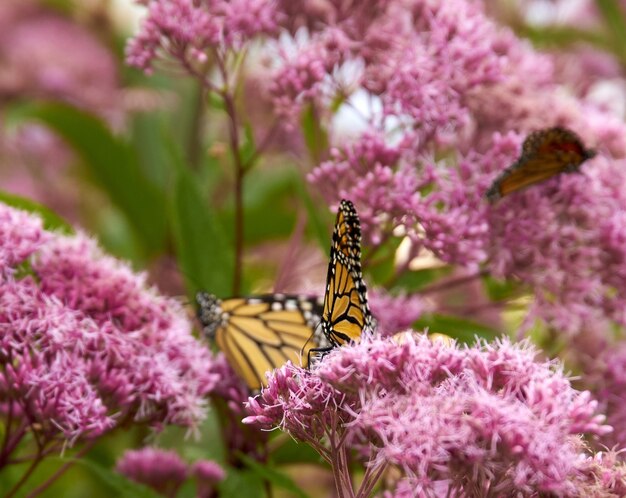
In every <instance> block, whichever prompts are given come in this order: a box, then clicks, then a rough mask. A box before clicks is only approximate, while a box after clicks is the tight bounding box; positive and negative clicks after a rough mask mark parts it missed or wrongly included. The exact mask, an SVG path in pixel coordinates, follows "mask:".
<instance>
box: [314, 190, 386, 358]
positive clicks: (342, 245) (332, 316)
mask: <svg viewBox="0 0 626 498" xmlns="http://www.w3.org/2000/svg"><path fill="white" fill-rule="evenodd" d="M373 326H374V323H373V318H372V315H371V313H370V310H369V306H368V304H367V289H366V287H365V283H364V282H363V276H362V274H361V224H360V222H359V216H358V214H357V212H356V209H355V208H354V205H353V204H352V202H350V201H347V200H345V199H344V200H342V201H341V202H340V203H339V210H338V212H337V219H336V221H335V229H334V230H333V238H332V244H331V247H330V261H329V263H328V273H327V277H326V292H325V295H324V312H323V315H322V322H321V328H322V332H323V333H324V336H325V337H326V338H327V339H328V342H329V343H330V344H331V346H332V347H335V346H341V345H342V344H345V343H347V342H351V341H358V340H359V339H360V338H361V334H362V333H363V331H364V330H370V331H371V330H372V328H373ZM317 351H323V348H318V349H317Z"/></svg>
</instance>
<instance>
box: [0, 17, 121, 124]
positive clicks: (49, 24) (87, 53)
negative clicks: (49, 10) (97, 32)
mask: <svg viewBox="0 0 626 498" xmlns="http://www.w3.org/2000/svg"><path fill="white" fill-rule="evenodd" d="M15 9H18V6H16V7H15ZM27 12H28V11H27ZM69 53H71V54H72V56H71V57H68V56H67V54H69ZM0 57H1V58H2V60H3V74H2V78H1V79H0V93H3V94H5V95H6V94H8V95H21V96H25V95H30V96H34V97H43V98H52V99H58V100H62V101H65V102H69V103H71V104H75V105H77V106H80V107H84V108H87V109H90V110H92V111H95V112H98V113H100V114H102V115H104V116H106V117H109V118H112V117H119V116H115V114H116V113H117V114H118V115H119V110H120V106H119V103H118V102H119V100H120V99H119V97H120V95H119V77H118V72H117V67H116V61H115V58H114V57H113V55H112V54H111V52H110V51H109V50H108V49H107V48H106V47H105V46H103V45H102V44H101V43H100V42H99V41H98V40H97V39H96V38H94V37H93V36H92V35H91V34H90V33H89V32H88V31H86V30H85V29H83V28H82V27H80V26H79V25H77V24H75V23H72V22H70V21H69V20H67V19H64V18H63V17H59V16H54V15H51V14H46V13H37V12H36V11H35V12H33V13H29V14H28V13H26V14H23V15H21V16H20V17H18V20H17V21H14V22H12V23H10V24H9V25H8V26H7V27H6V29H3V30H2V36H0Z"/></svg>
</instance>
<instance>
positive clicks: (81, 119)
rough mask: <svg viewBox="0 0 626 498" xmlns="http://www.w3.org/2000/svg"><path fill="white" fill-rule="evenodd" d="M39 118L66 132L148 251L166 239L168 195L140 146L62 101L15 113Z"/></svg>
mask: <svg viewBox="0 0 626 498" xmlns="http://www.w3.org/2000/svg"><path fill="white" fill-rule="evenodd" d="M16 116H17V117H18V118H20V119H36V120H38V121H41V122H42V123H44V124H45V125H47V126H49V127H50V128H52V129H53V130H54V131H55V132H57V133H58V134H59V135H61V136H62V137H63V138H64V139H65V140H66V142H67V143H68V144H69V145H70V146H71V147H72V148H73V149H74V150H75V151H76V152H77V154H78V155H79V156H80V157H81V159H82V160H83V162H84V163H85V164H86V166H87V167H88V168H89V170H90V173H91V174H92V176H93V178H94V179H95V181H96V182H97V183H98V184H99V185H100V186H101V187H102V188H103V189H104V190H105V191H106V192H107V193H108V195H109V197H110V198H111V200H112V201H113V202H114V203H115V204H116V205H117V206H118V207H119V208H120V209H121V210H122V212H123V213H124V214H125V215H126V216H127V218H128V220H129V221H130V223H131V225H132V226H133V228H134V229H135V231H136V233H137V234H138V235H139V238H140V239H141V241H142V243H143V246H144V250H145V252H146V254H155V253H157V252H159V251H160V250H161V249H162V248H163V245H164V243H165V233H166V218H165V196H164V194H163V192H161V191H159V190H158V189H157V188H156V187H155V185H154V183H152V182H151V181H150V180H149V179H148V178H147V177H146V176H145V175H144V173H143V171H142V170H141V167H140V165H139V161H138V159H137V156H136V154H135V151H134V150H133V149H132V148H131V147H130V146H129V145H128V143H126V142H125V141H123V140H122V139H120V138H118V137H116V136H114V135H113V134H112V133H111V131H110V130H109V129H108V127H107V126H106V125H105V124H104V123H103V122H102V121H101V120H100V119H99V118H97V117H96V116H94V115H91V114H89V113H87V112H86V111H82V110H78V109H75V108H73V107H71V106H68V105H65V104H59V103H40V104H34V105H31V106H27V107H24V108H21V109H20V110H19V114H17V115H14V117H16Z"/></svg>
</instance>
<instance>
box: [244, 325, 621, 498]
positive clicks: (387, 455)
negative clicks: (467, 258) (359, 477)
mask: <svg viewBox="0 0 626 498" xmlns="http://www.w3.org/2000/svg"><path fill="white" fill-rule="evenodd" d="M248 409H249V411H250V413H251V416H250V417H248V418H247V419H246V421H247V422H248V423H257V424H259V425H260V426H261V427H263V428H267V429H269V428H272V427H275V426H278V427H280V428H282V429H283V430H286V431H288V432H289V433H290V434H292V435H293V436H294V437H295V438H296V439H300V440H303V441H307V442H309V443H310V444H312V445H313V446H314V447H315V448H316V449H317V450H318V452H320V454H321V455H322V456H324V457H325V458H326V459H328V460H329V461H331V462H332V463H333V464H334V465H335V470H336V471H337V472H341V471H342V468H341V464H340V462H341V458H339V457H340V453H341V451H345V448H344V447H343V446H342V445H350V446H351V447H357V448H359V449H360V453H361V455H362V456H363V459H364V461H366V462H367V464H366V468H367V469H368V470H367V472H368V477H369V479H370V480H369V481H368V480H367V479H366V483H367V485H373V484H372V482H371V481H372V480H375V479H374V478H375V476H377V475H378V474H377V472H380V471H381V470H382V469H384V468H385V466H389V465H391V466H394V467H397V468H398V469H400V470H401V471H402V473H403V475H404V476H405V479H408V480H409V481H410V482H411V483H412V485H414V486H416V488H414V489H421V490H423V492H424V493H426V494H428V493H429V492H430V493H433V492H435V490H436V489H438V488H440V487H441V485H442V483H443V484H444V485H445V489H447V490H448V491H449V492H451V493H453V496H455V494H454V493H465V494H469V495H472V494H473V492H474V491H475V490H485V489H491V490H496V491H497V492H498V493H500V494H504V495H506V494H511V493H517V492H521V493H537V492H554V493H557V494H567V493H570V492H573V490H575V486H576V484H575V482H574V481H575V478H576V477H577V475H578V472H579V465H580V462H581V461H583V460H584V457H585V449H584V446H583V445H582V443H581V439H580V435H581V433H588V434H591V435H602V434H606V433H607V432H609V431H610V430H611V429H610V427H608V426H605V425H602V422H603V416H601V415H597V414H596V409H597V403H596V402H595V401H594V400H592V399H591V398H590V396H589V393H587V392H579V391H576V390H574V389H573V388H572V387H571V385H570V382H569V380H568V379H567V378H566V377H565V375H564V374H563V372H562V369H561V368H560V366H559V365H557V364H555V363H551V362H541V361H538V360H537V359H536V352H535V350H533V349H532V348H531V347H529V346H528V345H513V344H511V343H509V342H508V341H506V340H504V341H501V342H498V343H496V344H492V345H489V344H483V345H482V346H476V347H472V348H460V347H458V346H456V345H447V344H443V343H439V342H431V341H430V340H428V338H426V337H425V336H407V337H406V340H405V341H403V342H402V344H398V343H397V342H395V341H393V340H390V339H387V340H380V339H374V340H372V341H362V342H361V343H360V344H358V345H351V346H344V347H341V348H337V349H336V350H334V351H333V352H332V353H330V354H329V355H328V356H327V357H326V358H324V359H323V360H322V361H321V362H320V364H319V366H318V368H316V369H315V370H312V371H307V370H303V369H300V368H296V367H294V366H293V365H290V364H288V365H287V366H285V367H283V368H281V369H279V370H278V371H276V373H275V374H274V377H272V378H271V379H270V382H269V385H268V387H267V388H266V389H264V390H263V392H262V393H261V395H260V396H259V397H258V398H251V399H250V400H249V402H248ZM325 440H326V441H327V442H328V444H329V446H326V445H325V443H324V441H325ZM338 485H341V484H338ZM364 485H365V484H364Z"/></svg>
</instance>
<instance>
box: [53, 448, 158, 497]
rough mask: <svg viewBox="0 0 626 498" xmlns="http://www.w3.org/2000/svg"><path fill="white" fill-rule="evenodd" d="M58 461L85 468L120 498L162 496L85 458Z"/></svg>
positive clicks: (60, 459)
mask: <svg viewBox="0 0 626 498" xmlns="http://www.w3.org/2000/svg"><path fill="white" fill-rule="evenodd" d="M50 459H51V460H53V459H57V458H56V457H51V458H50ZM58 460H59V461H61V462H63V463H68V462H73V463H74V464H75V465H79V466H82V467H85V468H86V469H88V470H89V471H90V472H91V473H92V474H93V475H95V476H96V477H98V478H99V479H100V480H101V481H102V482H103V483H104V484H106V485H107V487H109V488H110V489H111V490H113V491H115V496H118V497H120V498H162V495H160V494H159V493H157V492H156V491H154V490H152V489H151V488H149V487H148V486H144V485H143V484H139V483H137V482H135V481H131V480H130V479H127V478H126V477H124V476H123V475H122V474H119V473H117V472H115V471H113V470H111V469H109V468H107V467H104V466H102V465H100V464H98V463H96V462H94V461H93V460H89V459H87V458H81V459H73V458H58Z"/></svg>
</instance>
